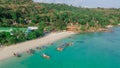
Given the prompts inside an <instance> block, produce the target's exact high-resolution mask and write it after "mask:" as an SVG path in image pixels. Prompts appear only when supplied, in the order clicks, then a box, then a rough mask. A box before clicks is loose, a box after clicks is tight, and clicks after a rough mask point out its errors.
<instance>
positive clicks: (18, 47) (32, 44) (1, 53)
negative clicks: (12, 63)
mask: <svg viewBox="0 0 120 68" xmlns="http://www.w3.org/2000/svg"><path fill="white" fill-rule="evenodd" d="M73 34H76V33H74V32H71V31H65V32H55V33H50V34H48V35H47V36H44V37H42V38H38V39H35V40H30V41H26V42H23V43H18V44H13V45H10V46H6V47H3V48H0V61H1V60H4V59H7V58H9V57H12V56H14V55H13V53H23V52H26V51H27V50H29V49H34V48H36V47H39V46H46V45H47V44H50V43H53V42H55V41H57V40H60V39H63V38H66V37H69V36H71V35H73Z"/></svg>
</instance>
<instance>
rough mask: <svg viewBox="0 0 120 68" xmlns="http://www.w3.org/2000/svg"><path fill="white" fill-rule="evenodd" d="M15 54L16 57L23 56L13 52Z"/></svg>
mask: <svg viewBox="0 0 120 68" xmlns="http://www.w3.org/2000/svg"><path fill="white" fill-rule="evenodd" d="M13 55H14V56H16V57H21V54H19V53H13Z"/></svg>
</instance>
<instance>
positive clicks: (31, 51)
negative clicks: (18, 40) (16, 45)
mask: <svg viewBox="0 0 120 68" xmlns="http://www.w3.org/2000/svg"><path fill="white" fill-rule="evenodd" d="M27 53H29V54H34V53H35V50H33V49H29V50H28V51H27Z"/></svg>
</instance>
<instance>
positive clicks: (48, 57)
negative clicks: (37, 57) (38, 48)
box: [42, 53, 50, 59]
mask: <svg viewBox="0 0 120 68" xmlns="http://www.w3.org/2000/svg"><path fill="white" fill-rule="evenodd" d="M42 57H43V58H46V59H50V56H49V55H47V54H45V53H43V54H42Z"/></svg>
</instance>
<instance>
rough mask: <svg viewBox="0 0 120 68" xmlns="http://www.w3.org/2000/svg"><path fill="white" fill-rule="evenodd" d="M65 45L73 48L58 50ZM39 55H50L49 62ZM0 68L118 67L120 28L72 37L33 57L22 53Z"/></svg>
mask: <svg viewBox="0 0 120 68" xmlns="http://www.w3.org/2000/svg"><path fill="white" fill-rule="evenodd" d="M65 42H73V45H72V46H69V47H66V48H65V49H64V50H63V51H62V52H59V51H57V50H56V48H57V47H58V46H59V45H60V44H61V43H65ZM42 53H46V54H48V55H50V59H45V58H43V57H42V56H41V54H42ZM0 68H120V27H115V28H112V32H94V33H81V34H76V35H73V36H71V38H65V39H62V40H59V41H57V42H55V43H53V45H52V46H49V47H47V49H44V50H36V52H35V54H33V55H29V54H27V53H23V54H22V57H21V58H17V57H10V58H8V59H6V60H4V61H0Z"/></svg>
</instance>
